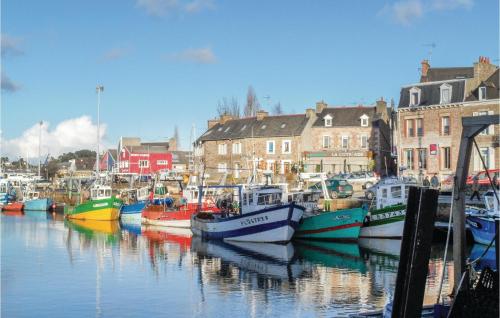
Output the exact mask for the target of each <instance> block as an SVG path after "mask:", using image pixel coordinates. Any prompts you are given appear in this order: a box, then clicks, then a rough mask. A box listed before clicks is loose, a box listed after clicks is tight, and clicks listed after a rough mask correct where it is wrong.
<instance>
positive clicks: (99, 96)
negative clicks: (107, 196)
mask: <svg viewBox="0 0 500 318" xmlns="http://www.w3.org/2000/svg"><path fill="white" fill-rule="evenodd" d="M95 89H96V92H97V152H96V154H95V172H96V174H97V179H98V180H99V143H100V141H101V140H100V139H101V138H100V137H101V136H100V132H101V131H100V118H99V111H100V107H101V93H102V92H103V91H104V86H102V85H97V86H96V88H95Z"/></svg>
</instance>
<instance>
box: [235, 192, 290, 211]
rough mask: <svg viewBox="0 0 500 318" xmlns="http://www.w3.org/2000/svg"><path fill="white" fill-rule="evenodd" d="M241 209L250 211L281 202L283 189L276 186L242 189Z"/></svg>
mask: <svg viewBox="0 0 500 318" xmlns="http://www.w3.org/2000/svg"><path fill="white" fill-rule="evenodd" d="M241 196H242V198H241V200H240V202H241V211H242V213H243V214H244V213H251V212H255V211H259V210H263V209H267V208H270V207H274V206H276V205H281V204H282V199H283V190H282V189H281V188H280V187H276V186H258V187H249V188H247V189H245V190H244V191H242V194H241Z"/></svg>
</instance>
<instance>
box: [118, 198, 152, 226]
mask: <svg viewBox="0 0 500 318" xmlns="http://www.w3.org/2000/svg"><path fill="white" fill-rule="evenodd" d="M145 206H146V202H145V201H141V202H137V203H133V204H124V205H122V208H121V210H120V219H121V220H122V221H123V222H126V223H129V224H141V214H142V210H143V209H144V207H145Z"/></svg>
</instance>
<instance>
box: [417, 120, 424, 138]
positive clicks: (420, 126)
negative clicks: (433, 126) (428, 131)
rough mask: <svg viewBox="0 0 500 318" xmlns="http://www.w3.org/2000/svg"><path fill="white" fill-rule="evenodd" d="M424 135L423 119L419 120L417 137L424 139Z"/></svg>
mask: <svg viewBox="0 0 500 318" xmlns="http://www.w3.org/2000/svg"><path fill="white" fill-rule="evenodd" d="M423 135H424V120H423V119H422V118H417V136H419V137H422V136H423Z"/></svg>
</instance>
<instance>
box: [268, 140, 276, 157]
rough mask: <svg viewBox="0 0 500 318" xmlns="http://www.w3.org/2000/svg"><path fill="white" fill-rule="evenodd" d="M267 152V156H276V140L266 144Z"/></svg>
mask: <svg viewBox="0 0 500 318" xmlns="http://www.w3.org/2000/svg"><path fill="white" fill-rule="evenodd" d="M266 144H267V145H266V152H267V154H270V155H273V154H274V140H268V141H267V143H266Z"/></svg>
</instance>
